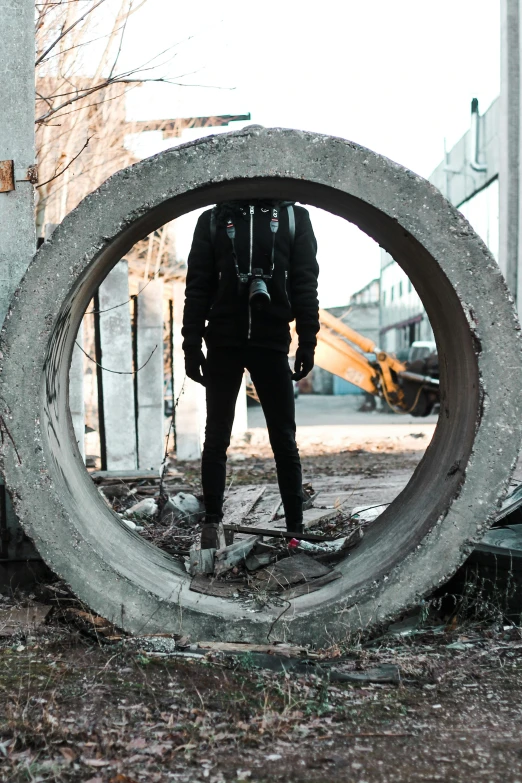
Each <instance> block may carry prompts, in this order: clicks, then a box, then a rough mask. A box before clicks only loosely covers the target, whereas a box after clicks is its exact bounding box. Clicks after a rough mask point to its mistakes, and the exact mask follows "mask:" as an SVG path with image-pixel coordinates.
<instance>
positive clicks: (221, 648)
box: [198, 642, 315, 658]
mask: <svg viewBox="0 0 522 783" xmlns="http://www.w3.org/2000/svg"><path fill="white" fill-rule="evenodd" d="M198 647H199V648H200V649H201V650H213V651H215V652H237V653H249V652H252V653H254V652H256V653H266V654H268V655H283V656H285V657H287V658H294V657H300V656H303V655H305V656H306V657H307V658H309V657H315V655H313V653H310V651H309V650H308V649H307V648H306V647H295V646H292V645H289V644H249V643H248V642H198Z"/></svg>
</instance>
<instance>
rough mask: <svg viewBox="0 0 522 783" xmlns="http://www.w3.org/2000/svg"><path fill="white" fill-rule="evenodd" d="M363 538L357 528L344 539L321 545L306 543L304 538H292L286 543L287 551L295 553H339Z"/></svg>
mask: <svg viewBox="0 0 522 783" xmlns="http://www.w3.org/2000/svg"><path fill="white" fill-rule="evenodd" d="M362 537H363V531H362V530H361V528H357V529H356V530H354V532H353V533H352V534H351V535H349V536H344V538H336V539H335V540H334V541H331V540H330V541H323V542H322V543H315V541H307V540H306V539H304V538H299V539H296V538H292V539H291V541H289V542H288V548H289V549H295V550H297V551H304V552H317V553H318V554H319V553H323V552H340V551H341V550H343V549H350V548H351V547H354V546H355V545H356V544H358V543H359V541H360V540H361V539H362Z"/></svg>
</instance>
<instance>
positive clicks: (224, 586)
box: [190, 574, 238, 598]
mask: <svg viewBox="0 0 522 783" xmlns="http://www.w3.org/2000/svg"><path fill="white" fill-rule="evenodd" d="M237 589H238V585H237V584H230V583H229V582H220V581H218V580H217V579H213V578H212V577H208V576H205V575H204V574H197V575H196V576H195V577H194V578H193V580H192V582H191V583H190V590H192V591H193V592H194V593H203V595H212V596H215V597H216V598H231V597H232V596H233V595H234V593H237Z"/></svg>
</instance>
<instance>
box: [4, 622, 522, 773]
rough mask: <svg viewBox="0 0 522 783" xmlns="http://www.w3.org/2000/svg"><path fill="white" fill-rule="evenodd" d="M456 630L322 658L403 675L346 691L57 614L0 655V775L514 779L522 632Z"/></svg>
mask: <svg viewBox="0 0 522 783" xmlns="http://www.w3.org/2000/svg"><path fill="white" fill-rule="evenodd" d="M454 625H455V623H454V622H452V621H451V620H450V621H449V623H446V625H444V624H442V625H439V626H435V627H434V628H433V627H432V628H431V629H430V628H427V629H426V630H424V631H422V630H420V629H419V631H417V632H415V633H414V635H406V636H400V635H389V636H386V637H384V638H381V639H379V640H376V641H374V642H371V641H370V642H365V643H364V642H363V643H362V644H361V643H357V644H355V643H354V645H353V646H352V647H351V648H347V649H343V650H340V649H335V650H327V651H324V654H325V655H326V656H334V659H333V660H334V662H335V663H336V665H339V664H343V665H344V666H348V667H352V668H353V669H365V668H367V667H369V666H370V667H374V666H376V665H380V664H383V663H393V664H395V665H397V666H398V668H399V671H400V682H399V683H398V684H368V683H366V684H365V683H361V684H352V683H343V682H341V683H339V682H330V681H329V680H328V677H327V676H325V675H324V673H321V674H320V675H315V674H313V673H310V674H305V675H302V674H296V673H294V672H286V673H285V671H282V672H276V673H274V672H271V671H267V670H265V669H261V668H257V665H256V661H255V660H254V659H253V657H252V656H249V655H248V654H246V655H238V656H235V657H230V656H229V657H223V656H220V655H217V654H208V655H207V656H204V657H200V658H197V659H195V658H194V659H193V658H191V657H189V656H190V654H191V653H190V650H188V651H187V653H185V655H184V656H183V657H154V656H153V655H152V654H150V653H147V652H145V651H143V650H142V649H140V647H142V646H145V642H144V641H143V640H141V641H140V640H138V641H137V646H135V645H134V644H133V645H132V646H131V645H130V644H129V643H122V642H115V643H110V642H106V641H104V640H102V638H101V637H99V638H98V639H96V636H95V634H94V633H93V632H92V631H91V632H90V634H89V635H86V632H85V630H80V629H78V628H76V627H75V626H74V624H72V623H71V622H66V620H65V619H64V617H63V616H60V612H59V611H56V612H55V615H54V618H53V619H52V620H51V621H50V623H49V624H48V625H47V626H44V627H43V629H42V630H40V631H38V632H37V633H33V634H32V635H31V636H30V637H23V636H19V637H18V638H10V639H9V640H4V641H3V644H2V646H1V649H0V705H1V707H0V775H1V780H2V781H6V782H7V781H9V782H11V781H12V783H18V781H33V782H34V783H36V782H38V783H39V782H40V781H60V782H61V781H63V782H64V783H65V782H66V781H67V783H69V782H72V781H82V782H83V783H85V782H86V781H90V783H131V782H132V781H154V783H163V781H171V780H175V781H182V782H184V781H190V782H191V783H192V781H194V782H195V781H202V782H203V781H209V783H212V781H214V783H220V782H221V781H227V782H228V781H241V780H245V781H247V780H248V781H256V782H259V783H261V782H263V783H264V782H265V781H281V782H284V783H301V782H302V783H308V782H309V781H310V783H311V782H312V781H314V782H315V781H350V782H351V781H358V783H363V781H367V783H374V782H375V783H381V782H382V783H392V782H394V781H436V780H442V781H455V782H457V781H458V782H460V781H462V782H463V783H464V782H465V783H468V781H469V780H470V779H473V780H479V781H482V780H483V781H488V782H490V781H495V782H496V781H513V783H514V782H515V781H521V780H522V715H521V712H522V707H521V690H522V685H521V674H522V633H521V632H520V629H518V628H515V627H509V628H504V627H502V626H500V625H499V624H498V623H496V624H484V625H477V624H466V623H463V624H462V625H461V626H456V627H454ZM132 641H136V640H132ZM282 660H283V662H284V660H285V659H284V658H283V659H282Z"/></svg>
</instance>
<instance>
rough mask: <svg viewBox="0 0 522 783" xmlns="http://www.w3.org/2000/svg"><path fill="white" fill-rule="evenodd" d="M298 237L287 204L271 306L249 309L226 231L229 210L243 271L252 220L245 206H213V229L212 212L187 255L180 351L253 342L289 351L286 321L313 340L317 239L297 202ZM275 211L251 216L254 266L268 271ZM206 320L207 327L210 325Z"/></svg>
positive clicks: (278, 242) (316, 321)
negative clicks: (292, 323)
mask: <svg viewBox="0 0 522 783" xmlns="http://www.w3.org/2000/svg"><path fill="white" fill-rule="evenodd" d="M293 209H294V216H295V235H294V238H293V240H292V237H291V233H290V226H289V217H288V210H287V208H286V206H281V207H280V209H279V229H278V231H277V233H276V234H275V255H274V270H273V275H272V279H271V280H270V281H268V282H267V287H268V291H269V293H270V296H271V303H270V305H269V306H268V307H267V309H266V310H262V311H257V310H255V309H253V308H250V306H249V301H248V286H247V287H246V288H244V290H243V291H242V292H239V291H238V276H237V272H236V267H235V264H234V259H233V253H232V242H231V240H230V238H229V236H228V235H227V232H226V218H227V215H230V216H231V217H232V220H233V223H234V227H235V231H236V235H235V240H234V241H235V248H236V254H237V260H238V267H239V271H240V272H241V273H246V272H248V270H249V264H250V235H251V230H250V229H251V221H250V214H249V209H248V207H245V208H240V207H239V206H236V207H232V208H227V207H224V206H220V207H218V208H216V211H215V213H214V215H215V222H214V225H215V230H214V232H212V230H211V213H212V210H210V209H209V210H207V211H206V212H203V214H202V215H200V217H199V220H198V222H197V225H196V229H195V231H194V238H193V241H192V247H191V250H190V254H189V257H188V270H187V287H186V297H185V310H184V313H183V331H182V334H183V338H184V340H183V349H184V350H186V349H187V348H190V347H197V348H199V347H200V346H201V340H202V338H204V339H205V342H206V344H207V346H208V347H209V348H211V347H241V346H245V345H255V346H260V347H263V348H273V349H275V350H280V351H285V352H287V351H288V348H289V346H290V329H289V323H290V322H291V321H293V320H294V318H295V321H296V330H297V334H298V335H299V342H300V343H301V344H303V343H309V344H310V343H311V344H312V345H315V344H316V334H317V332H318V331H319V304H318V299H317V278H318V274H319V267H318V264H317V260H316V252H317V243H316V240H315V236H314V232H313V229H312V224H311V223H310V216H309V214H308V211H307V210H306V209H304V208H303V207H297V206H294V207H293ZM271 217H272V214H271V210H270V209H269V208H267V205H262V206H260V205H259V204H256V205H255V208H254V215H253V221H252V227H253V231H252V236H253V243H252V256H253V259H252V267H253V268H256V267H258V268H262V269H263V271H264V273H265V274H269V272H270V268H271V255H272V242H273V234H272V231H271V229H270V220H271ZM206 322H208V325H206Z"/></svg>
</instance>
